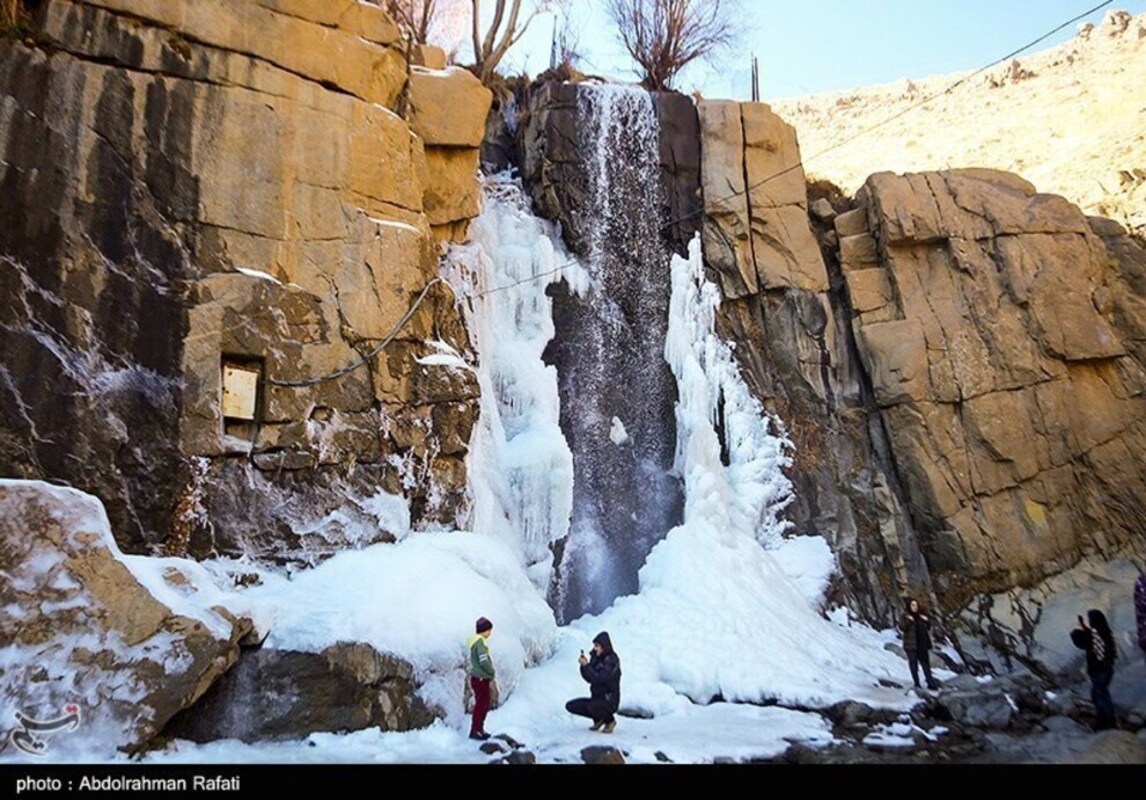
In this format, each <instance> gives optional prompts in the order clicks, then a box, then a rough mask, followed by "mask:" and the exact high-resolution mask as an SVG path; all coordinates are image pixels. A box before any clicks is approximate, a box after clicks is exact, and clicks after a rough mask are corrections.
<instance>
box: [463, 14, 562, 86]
mask: <svg viewBox="0 0 1146 800" xmlns="http://www.w3.org/2000/svg"><path fill="white" fill-rule="evenodd" d="M471 2H472V4H473V12H472V17H471V21H472V22H473V44H474V71H475V72H476V73H477V76H478V77H479V78H481V81H482V83H488V82H489V80H490V78H491V77H493V74H494V70H495V69H497V65H498V64H499V63H501V60H502V59H503V58H504V57H505V54H506V53H507V52H508V51H509V48H511V47H513V45H514V44H516V43H517V41H518V40H519V39H520V38H521V37H522V36H523V35H524V34H525V31H526V30H527V29H528V28H529V23H530V22H532V21H533V18H534V17H535V16H537V15H538V14H540V13H542V12H544V11H547V10H548V9H549V5H550V0H535V2H533V4H532V6H533V8H532V10H531V11H530V12H529V14H528V16H526V17H525V19H524V20H522V19H521V5H522V0H493V2H494V5H493V17H492V18H491V19H490V21H489V27H487V28H486V29H485V33H484V35H483V33H482V24H483V23H482V15H481V9H482V4H481V0H471Z"/></svg>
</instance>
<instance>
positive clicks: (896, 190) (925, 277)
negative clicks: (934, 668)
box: [835, 170, 1146, 603]
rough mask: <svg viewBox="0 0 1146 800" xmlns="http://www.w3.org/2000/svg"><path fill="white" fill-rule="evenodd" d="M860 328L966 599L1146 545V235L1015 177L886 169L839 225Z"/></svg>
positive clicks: (927, 516) (926, 544)
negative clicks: (1145, 353) (1144, 518)
mask: <svg viewBox="0 0 1146 800" xmlns="http://www.w3.org/2000/svg"><path fill="white" fill-rule="evenodd" d="M835 227H836V232H837V234H838V235H839V236H840V257H841V265H842V267H843V272H844V278H845V281H846V285H847V287H848V294H849V297H850V299H851V305H852V308H853V318H852V324H853V327H854V329H855V332H856V337H857V340H858V342H859V350H860V354H861V357H862V360H863V363H864V366H865V368H866V371H867V374H868V375H869V376H870V379H871V384H872V388H873V390H874V394H875V400H876V403H877V405H878V406H879V414H880V417H881V418H882V420H883V423H884V426H885V428H886V429H887V431H888V433H889V436H890V441H891V448H892V454H893V456H894V458H895V461H896V463H897V465H898V466H899V474H900V475H901V477H902V480H903V485H904V488H905V491H906V493H907V496H908V497H909V498H910V504H911V513H912V516H913V519H914V520H915V523H916V525H917V527H918V531H919V534H920V541H921V546H922V548H923V550H924V552H925V554H926V556H927V561H928V564H929V565H930V568H931V571H932V574H933V575H935V576H936V577H938V578H939V579H940V584H939V588H940V589H941V590H942V593H943V595H944V596H945V597H946V598H947V599H948V600H950V601H952V602H956V603H957V602H958V601H960V600H962V599H963V598H965V597H966V596H967V595H968V594H970V593H973V592H975V591H978V590H982V589H989V590H992V591H1000V590H1002V589H1004V588H1006V587H1009V586H1016V585H1021V586H1029V585H1032V584H1033V583H1035V582H1037V581H1039V580H1041V579H1043V578H1046V577H1048V576H1049V575H1052V574H1055V573H1057V572H1060V571H1062V570H1063V569H1065V568H1066V567H1068V566H1071V565H1073V564H1074V563H1076V562H1077V561H1078V559H1079V557H1080V556H1081V555H1083V554H1090V553H1102V554H1109V553H1113V552H1116V551H1118V550H1120V549H1121V548H1124V547H1125V546H1127V545H1135V546H1138V547H1140V546H1141V528H1140V522H1141V514H1142V509H1143V504H1144V503H1146V496H1144V493H1143V492H1144V487H1146V464H1144V463H1143V461H1142V459H1141V458H1140V457H1139V455H1138V454H1139V453H1140V452H1141V449H1142V447H1143V445H1144V444H1146V441H1144V439H1143V435H1144V433H1146V397H1144V395H1143V391H1144V389H1146V372H1144V371H1143V362H1142V361H1141V360H1140V353H1141V342H1142V336H1143V331H1144V327H1143V326H1144V323H1146V317H1144V316H1143V314H1142V310H1143V296H1142V294H1141V288H1142V287H1141V279H1142V275H1143V269H1144V265H1146V261H1144V258H1143V257H1144V255H1146V250H1144V249H1143V247H1142V244H1141V242H1138V241H1136V240H1134V239H1131V238H1130V237H1128V236H1127V235H1126V234H1125V232H1123V231H1122V230H1121V229H1120V228H1119V226H1118V225H1116V224H1114V223H1111V222H1110V221H1109V220H1101V219H1093V220H1088V219H1087V218H1086V217H1084V216H1083V215H1082V213H1081V212H1080V211H1079V210H1078V208H1077V207H1076V206H1074V205H1072V204H1071V203H1069V202H1067V201H1066V200H1064V199H1063V198H1061V197H1056V196H1053V195H1043V194H1039V193H1037V192H1036V190H1035V188H1034V187H1033V186H1031V185H1030V184H1029V183H1027V182H1026V181H1024V180H1022V179H1020V178H1017V177H1015V176H1013V175H1010V174H1007V173H1000V172H993V171H986V170H954V171H950V172H943V173H924V174H918V175H906V176H895V175H891V174H888V173H880V174H877V175H873V176H872V177H871V178H869V179H868V181H867V183H866V184H865V186H864V190H863V191H862V192H861V193H860V196H859V208H857V209H856V210H855V211H852V212H849V213H848V214H844V215H842V216H840V217H837V218H836V221H835Z"/></svg>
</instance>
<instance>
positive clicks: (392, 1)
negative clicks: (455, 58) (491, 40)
mask: <svg viewBox="0 0 1146 800" xmlns="http://www.w3.org/2000/svg"><path fill="white" fill-rule="evenodd" d="M378 2H381V4H382V7H383V8H385V9H386V12H387V13H388V14H389V15H390V17H391V18H392V19H393V20H394V22H395V23H397V25H398V28H399V29H400V30H401V31H402V36H403V37H405V38H406V39H408V40H410V41H413V42H414V43H415V44H434V45H438V46H440V47H442V48H444V49H445V50H447V51H449V50H451V49H454V48H456V47H457V46H458V44H459V43H460V40H461V38H462V36H463V35H464V31H465V29H466V28H468V27H469V16H470V7H469V5H470V4H469V0H378Z"/></svg>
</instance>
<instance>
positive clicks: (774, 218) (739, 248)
mask: <svg viewBox="0 0 1146 800" xmlns="http://www.w3.org/2000/svg"><path fill="white" fill-rule="evenodd" d="M699 111H700V126H701V135H702V137H703V140H704V147H703V148H702V152H703V153H704V160H703V167H702V170H701V175H702V178H701V182H702V186H703V189H704V197H705V203H706V205H707V209H706V210H707V214H708V218H709V220H710V223H711V224H709V225H708V226H706V228H705V238H704V244H705V253H706V258H707V259H708V261H709V264H710V265H712V266H713V267H714V268H716V269H717V270H718V271H719V275H720V280H721V288H722V289H723V290H724V294H725V296H726V297H728V298H730V299H735V298H737V297H743V296H745V295H751V294H756V293H757V292H759V291H760V290H762V289H765V290H767V289H782V288H793V289H801V290H806V291H811V292H826V291H827V289H828V274H827V271H826V270H825V269H824V264H823V259H822V258H821V257H820V251H819V247H818V246H817V244H816V239H815V237H814V236H813V235H812V232H811V230H810V229H809V227H808V200H807V188H806V183H805V178H804V170H803V167H801V166H800V151H799V147H798V146H797V144H796V132H795V130H794V129H793V128H792V127H791V126H790V125H787V124H786V123H785V122H784V121H783V120H781V119H780V118H779V117H777V116H776V115H775V114H773V113H772V111H771V109H769V108H768V106H766V105H762V104H760V103H737V102H733V101H702V102H701V103H700V104H699Z"/></svg>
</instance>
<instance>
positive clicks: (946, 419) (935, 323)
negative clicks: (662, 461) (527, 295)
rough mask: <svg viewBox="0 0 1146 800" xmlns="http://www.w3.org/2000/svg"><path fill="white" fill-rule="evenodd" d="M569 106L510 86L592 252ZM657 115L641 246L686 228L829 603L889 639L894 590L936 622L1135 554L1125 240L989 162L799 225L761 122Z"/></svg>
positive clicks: (888, 185)
mask: <svg viewBox="0 0 1146 800" xmlns="http://www.w3.org/2000/svg"><path fill="white" fill-rule="evenodd" d="M586 91H591V90H588V89H585V88H579V87H578V86H576V85H573V84H546V85H543V86H541V87H533V89H531V90H530V91H526V92H520V91H519V92H518V96H517V100H518V102H520V103H521V104H522V106H523V107H524V108H526V109H527V113H526V114H525V117H524V119H525V124H524V125H523V126H522V131H521V133H520V134H519V138H518V144H517V148H516V150H517V152H518V153H520V157H521V160H522V163H523V167H524V168H523V173H524V175H525V178H526V181H527V184H528V185H529V187H530V190H531V192H532V195H533V198H534V203H535V206H536V207H537V208H538V209H539V210H540V212H541V213H542V214H544V215H546V216H549V217H551V218H554V219H558V220H559V221H561V223H562V229H563V232H564V234H565V237H566V240H567V241H568V242H569V244H570V246H571V247H572V248H573V249H574V251H576V252H588V251H590V250H591V249H592V242H591V236H592V226H591V224H589V223H587V222H586V218H585V214H584V208H586V207H593V206H594V204H593V203H592V201H591V200H590V189H591V187H589V186H588V184H587V183H586V181H585V179H584V177H583V173H584V172H585V167H584V165H583V163H582V162H583V161H584V158H585V156H584V151H585V149H586V147H587V145H586V144H585V143H584V142H582V141H581V138H580V137H582V136H583V131H580V129H579V128H578V127H577V125H576V124H575V122H576V120H577V113H578V108H579V106H580V105H583V102H582V101H581V100H580V99H579V97H580V95H581V94H583V93H585V92H586ZM672 99H673V102H666V97H658V98H657V103H656V105H657V108H658V122H659V135H660V154H661V178H662V181H661V191H660V197H661V198H662V202H663V203H665V205H666V208H665V209H664V211H663V213H662V214H661V217H662V219H664V220H669V221H670V222H671V223H672V224H669V225H666V226H664V227H663V228H661V229H660V231H659V234H660V238H662V239H663V240H664V241H665V242H666V243H668V244H669V245H670V246H679V243H680V242H682V241H687V238H688V237H689V236H690V235H691V233H692V232H693V231H696V230H697V229H698V227H701V226H700V225H699V224H698V223H700V222H701V221H702V222H703V225H702V229H701V232H702V236H703V244H704V253H705V261H706V264H707V267H708V268H709V270H710V275H711V278H712V279H713V280H714V281H716V282H718V284H719V285H720V287H721V289H722V292H723V295H724V301H723V302H722V304H721V307H720V311H719V315H718V322H717V325H718V329H719V332H720V334H721V335H722V336H723V337H724V338H726V339H727V340H729V341H732V342H734V343H735V353H736V355H737V357H738V359H739V361H740V364H741V367H742V369H743V372H744V375H745V377H746V379H747V380H748V382H749V385H750V386H751V387H752V388H753V390H754V391H755V393H756V394H757V395H758V396H759V397H760V398H761V399H762V400H763V402H764V405H765V407H766V408H767V409H768V410H769V411H772V412H774V413H775V414H777V415H778V416H779V418H780V419H781V420H783V422H784V424H785V426H786V428H787V433H788V435H789V437H790V439H791V441H792V443H793V445H794V453H795V464H794V466H793V468H792V470H791V473H790V478H791V480H792V481H793V484H794V485H795V487H796V500H795V502H794V503H793V504H792V505H791V506H790V507H789V509H788V511H787V512H786V514H787V516H788V517H789V519H790V520H791V521H792V522H793V523H794V526H795V527H794V532H795V533H796V534H801V533H822V534H824V535H825V536H827V537H828V539H829V542H830V543H831V545H832V548H833V551H834V552H835V554H836V556H837V559H838V562H839V565H840V573H841V580H840V582H839V583H838V585H837V586H836V587H835V589H834V596H833V598H832V599H834V600H840V601H844V602H846V603H847V604H848V605H849V606H850V607H852V608H853V609H856V610H857V611H859V612H860V613H861V614H863V615H864V616H865V617H867V618H868V619H870V620H873V621H881V622H884V623H890V622H892V621H893V620H894V619H895V617H896V615H897V614H898V612H899V610H900V603H901V601H902V597H903V596H904V595H905V594H908V593H911V594H918V595H922V596H924V597H926V598H928V600H929V602H932V601H939V602H941V603H942V605H943V606H944V607H945V608H946V609H947V610H954V609H956V608H962V607H965V606H966V605H967V604H968V603H971V602H976V603H977V602H979V601H980V600H983V599H984V598H987V597H988V596H989V595H991V594H993V593H1000V592H1006V591H1008V590H1010V589H1011V588H1012V587H1016V586H1033V585H1035V584H1037V583H1039V582H1040V581H1043V580H1045V579H1046V578H1048V577H1050V576H1052V575H1055V574H1058V573H1060V572H1062V571H1064V570H1066V569H1067V568H1069V567H1071V566H1073V565H1075V564H1076V563H1078V562H1079V561H1080V559H1083V558H1085V557H1088V556H1097V557H1102V556H1103V555H1111V554H1113V553H1115V552H1121V551H1124V550H1126V549H1127V548H1129V550H1130V552H1132V553H1134V552H1139V551H1140V550H1141V547H1142V540H1141V536H1140V525H1141V523H1140V521H1141V519H1142V515H1143V510H1142V509H1143V507H1144V504H1146V494H1144V492H1146V489H1144V487H1146V473H1144V471H1143V467H1142V464H1141V463H1140V460H1138V459H1136V457H1135V456H1134V453H1136V452H1137V450H1138V449H1139V448H1140V447H1141V438H1142V433H1143V413H1144V412H1146V407H1144V405H1146V404H1144V401H1143V377H1144V374H1143V362H1142V360H1141V359H1142V340H1143V311H1144V309H1146V305H1144V297H1143V290H1144V289H1146V286H1144V285H1143V280H1144V279H1143V274H1144V270H1143V246H1142V243H1141V242H1140V241H1139V240H1137V239H1135V238H1133V237H1131V236H1128V235H1127V234H1126V232H1125V231H1124V230H1123V229H1122V228H1121V227H1119V226H1118V225H1117V224H1116V223H1113V222H1111V221H1109V220H1104V219H1100V218H1087V217H1085V216H1083V214H1082V213H1081V212H1080V211H1079V210H1078V208H1077V207H1075V206H1074V205H1072V204H1071V203H1070V202H1068V201H1067V200H1065V199H1063V198H1060V197H1054V196H1049V195H1042V194H1039V193H1037V192H1036V190H1035V189H1034V187H1033V186H1031V185H1030V184H1029V183H1027V182H1026V181H1024V180H1022V179H1021V178H1018V177H1016V176H1013V175H1010V174H1007V173H1001V172H993V171H986V170H957V171H951V172H946V173H928V174H922V175H909V176H905V177H896V176H893V175H890V174H879V175H875V176H873V177H872V178H871V179H869V181H868V183H867V184H866V186H865V187H864V189H863V190H862V191H861V192H860V194H859V196H858V197H857V199H855V200H850V201H849V200H848V199H846V198H836V206H837V207H836V208H833V207H832V205H831V204H830V203H828V202H826V201H821V202H820V203H818V204H817V206H816V209H815V211H814V213H810V212H812V209H810V207H809V200H808V182H807V178H806V176H805V174H804V171H803V166H802V163H801V160H800V152H799V146H798V143H797V141H796V136H795V132H794V130H793V128H792V127H791V126H789V125H788V124H787V123H785V122H784V121H783V120H781V119H780V118H779V117H778V116H776V115H775V114H774V113H773V112H772V111H771V109H770V108H769V107H768V106H766V105H762V104H752V103H735V102H709V101H701V102H700V103H699V104H698V106H697V107H696V109H695V110H694V109H693V108H692V107H691V106H692V104H691V103H689V102H688V101H687V100H686V99H685V98H682V97H679V96H677V97H675V98H672ZM690 118H691V119H690ZM495 127H496V126H495ZM582 127H583V126H582ZM500 138H504V136H501V137H500ZM500 150H501V151H502V152H503V153H504V152H511V153H512V152H514V148H512V147H506V146H504V145H503V146H502V147H501V148H500ZM698 197H699V198H702V203H703V209H702V210H701V209H699V208H698V207H697V198H698ZM670 201H671V202H672V203H674V204H675V205H674V207H672V208H671V209H669V208H667V205H668V203H669V202H670ZM837 211H842V212H846V213H841V214H839V215H837ZM579 214H580V216H578V215H579ZM682 222H683V224H682ZM653 238H655V237H653ZM653 244H654V245H655V246H661V244H662V243H661V242H655V243H653ZM558 310H559V307H558ZM1135 531H1139V533H1136V532H1135ZM975 598H978V600H976V599H975ZM984 613H986V612H984ZM987 616H988V617H989V616H990V614H989V613H987ZM972 627H977V632H978V633H982V629H983V625H982V624H980V623H976V625H975V626H972ZM1020 638H1021V637H1020Z"/></svg>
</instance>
